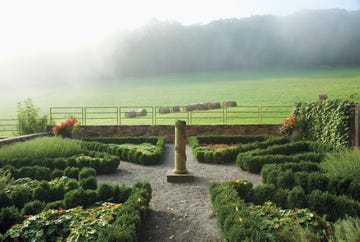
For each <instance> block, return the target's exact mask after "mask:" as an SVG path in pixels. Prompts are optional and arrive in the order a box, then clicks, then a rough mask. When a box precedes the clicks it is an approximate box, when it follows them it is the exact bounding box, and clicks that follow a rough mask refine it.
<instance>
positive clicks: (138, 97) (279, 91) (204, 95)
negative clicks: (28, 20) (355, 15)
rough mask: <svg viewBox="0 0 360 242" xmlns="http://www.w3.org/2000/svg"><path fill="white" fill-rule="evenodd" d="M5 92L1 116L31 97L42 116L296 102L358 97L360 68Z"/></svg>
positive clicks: (8, 115)
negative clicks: (65, 109)
mask: <svg viewBox="0 0 360 242" xmlns="http://www.w3.org/2000/svg"><path fill="white" fill-rule="evenodd" d="M3 92H4V93H3V98H2V99H1V100H0V106H1V112H0V118H1V119H4V118H15V117H16V104H17V102H19V101H23V100H25V99H26V98H31V99H32V100H33V103H34V105H35V106H37V107H40V109H41V113H42V114H48V113H49V108H50V107H59V106H78V107H91V106H93V107H99V106H110V107H116V106H167V105H169V106H173V105H180V106H182V105H184V104H190V103H198V102H207V101H223V100H235V101H237V103H238V105H240V106H247V105H250V106H266V105H285V106H292V105H293V104H294V103H296V102H306V101H311V100H316V99H317V95H318V94H319V93H327V94H328V96H329V98H340V99H349V98H351V99H355V100H359V99H360V68H347V69H344V68H318V69H302V70H265V71H246V72H218V73H195V74H183V75H170V76H162V77H151V78H134V79H125V80H118V81H112V82H105V81H104V82H103V83H101V84H86V85H84V84H82V85H80V84H79V83H74V85H69V84H67V85H62V84H59V85H57V86H56V85H55V86H51V88H46V87H41V86H37V87H36V88H30V89H29V88H27V89H25V90H24V89H21V88H19V89H16V90H12V91H11V92H6V91H5V90H4V91H3Z"/></svg>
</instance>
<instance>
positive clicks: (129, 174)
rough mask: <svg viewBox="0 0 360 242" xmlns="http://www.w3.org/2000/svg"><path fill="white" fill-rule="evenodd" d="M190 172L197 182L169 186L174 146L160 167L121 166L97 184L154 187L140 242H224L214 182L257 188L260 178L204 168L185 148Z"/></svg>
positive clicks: (233, 169) (224, 167)
mask: <svg viewBox="0 0 360 242" xmlns="http://www.w3.org/2000/svg"><path fill="white" fill-rule="evenodd" d="M186 156H187V168H188V170H191V171H193V172H194V175H195V181H194V182H185V183H169V182H167V179H166V173H167V171H168V170H170V169H173V168H174V146H173V145H172V144H167V145H166V146H165V155H164V158H163V161H162V163H161V164H159V165H153V166H141V165H136V164H133V163H129V162H123V161H122V162H121V164H120V166H119V169H118V171H117V172H116V173H114V174H111V175H100V176H98V182H99V183H101V182H108V183H112V184H126V185H132V184H133V183H134V182H135V181H139V180H140V181H141V180H147V181H149V182H150V184H151V187H152V190H153V192H152V199H151V203H150V207H149V211H148V214H147V217H146V219H145V224H144V227H143V228H142V233H141V236H140V241H223V238H222V233H221V230H220V228H219V226H218V224H217V220H216V217H215V215H214V213H213V208H212V204H211V201H210V193H209V185H210V183H211V182H214V181H219V182H224V181H228V180H236V179H241V180H248V181H251V182H252V183H253V184H254V186H256V185H258V184H260V183H261V177H260V175H257V174H251V173H248V172H245V171H242V170H240V169H239V168H238V167H237V166H236V164H235V163H233V164H221V165H219V164H203V163H199V162H197V161H196V160H194V156H193V154H192V151H191V148H190V147H189V146H187V147H186Z"/></svg>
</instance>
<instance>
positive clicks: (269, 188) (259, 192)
mask: <svg viewBox="0 0 360 242" xmlns="http://www.w3.org/2000/svg"><path fill="white" fill-rule="evenodd" d="M275 191H276V187H275V185H273V184H263V185H259V186H257V187H255V188H254V190H253V203H255V204H259V205H261V204H263V203H264V202H266V201H272V199H273V196H274V194H275Z"/></svg>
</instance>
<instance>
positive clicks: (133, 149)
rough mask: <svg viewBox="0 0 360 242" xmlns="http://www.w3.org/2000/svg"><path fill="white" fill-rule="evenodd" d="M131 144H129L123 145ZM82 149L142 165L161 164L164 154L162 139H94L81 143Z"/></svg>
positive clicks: (163, 141) (163, 139)
mask: <svg viewBox="0 0 360 242" xmlns="http://www.w3.org/2000/svg"><path fill="white" fill-rule="evenodd" d="M124 142H131V143H124ZM81 145H82V147H83V148H85V149H88V150H93V151H100V152H107V153H109V154H112V155H116V156H118V157H119V158H120V159H121V160H125V161H130V162H134V163H137V164H142V165H152V164H158V163H160V162H161V158H162V155H163V153H164V146H165V138H164V137H128V138H96V139H86V140H83V141H82V142H81Z"/></svg>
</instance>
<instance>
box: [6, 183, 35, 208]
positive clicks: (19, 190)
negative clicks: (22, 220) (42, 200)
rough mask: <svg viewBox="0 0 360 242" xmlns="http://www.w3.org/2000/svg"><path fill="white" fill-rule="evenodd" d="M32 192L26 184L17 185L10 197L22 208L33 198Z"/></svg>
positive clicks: (16, 205)
mask: <svg viewBox="0 0 360 242" xmlns="http://www.w3.org/2000/svg"><path fill="white" fill-rule="evenodd" d="M31 195H32V192H31V190H30V188H27V187H24V186H16V187H15V189H14V190H12V191H11V193H10V197H11V199H12V201H13V202H14V205H15V207H17V208H18V209H21V208H23V207H24V205H25V203H27V202H29V201H30V200H31V197H32V196H31Z"/></svg>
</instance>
